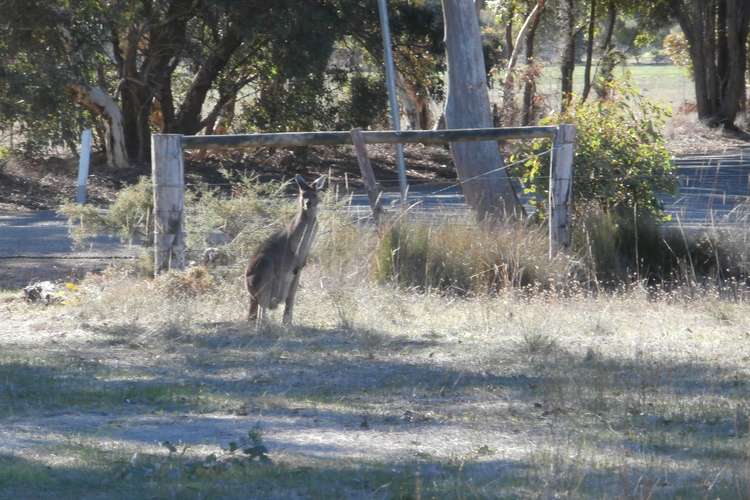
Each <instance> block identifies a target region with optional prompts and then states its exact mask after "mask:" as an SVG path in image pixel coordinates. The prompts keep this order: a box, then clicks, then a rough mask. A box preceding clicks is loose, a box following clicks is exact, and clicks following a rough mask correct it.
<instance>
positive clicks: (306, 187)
mask: <svg viewBox="0 0 750 500" xmlns="http://www.w3.org/2000/svg"><path fill="white" fill-rule="evenodd" d="M294 180H295V181H296V182H297V186H299V188H300V189H301V190H302V191H312V188H311V187H310V185H309V184H308V183H307V181H305V178H304V177H302V176H301V175H299V174H297V175H295V176H294Z"/></svg>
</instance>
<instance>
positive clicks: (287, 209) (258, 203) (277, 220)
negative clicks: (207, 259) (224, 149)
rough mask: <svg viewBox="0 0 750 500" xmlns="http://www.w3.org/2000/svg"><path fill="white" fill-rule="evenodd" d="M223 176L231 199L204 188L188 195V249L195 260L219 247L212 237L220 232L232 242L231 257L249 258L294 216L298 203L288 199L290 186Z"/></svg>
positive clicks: (229, 243) (216, 191)
mask: <svg viewBox="0 0 750 500" xmlns="http://www.w3.org/2000/svg"><path fill="white" fill-rule="evenodd" d="M222 173H223V174H224V177H225V178H226V179H227V180H228V181H229V182H230V183H231V184H232V191H231V193H229V195H227V194H226V193H222V192H221V191H219V190H217V189H208V188H206V187H200V186H199V187H198V189H197V190H195V191H192V192H189V193H188V194H186V199H185V206H186V218H185V219H186V220H185V226H186V232H187V246H188V249H190V251H191V253H192V254H193V256H196V255H199V254H200V253H202V252H203V250H204V249H205V248H207V247H210V246H215V245H214V244H213V243H212V242H211V235H212V234H215V233H216V231H219V232H220V234H222V235H223V236H224V238H225V239H226V240H227V241H228V244H227V246H226V250H227V253H228V254H229V255H231V256H234V257H238V258H240V257H241V258H244V257H247V256H248V255H249V254H250V253H252V251H254V250H255V247H256V246H257V244H258V243H259V242H260V241H261V240H262V239H263V238H265V237H266V236H268V235H269V234H271V233H272V232H273V231H275V230H278V229H281V228H282V227H283V226H284V224H286V223H287V222H288V221H289V219H291V217H292V214H293V213H294V210H295V205H294V202H293V200H292V199H291V198H290V197H288V196H287V195H286V187H287V185H288V183H281V182H273V181H272V182H266V183H261V182H259V181H258V179H257V178H256V177H253V176H247V175H236V174H232V173H230V172H226V171H223V172H222Z"/></svg>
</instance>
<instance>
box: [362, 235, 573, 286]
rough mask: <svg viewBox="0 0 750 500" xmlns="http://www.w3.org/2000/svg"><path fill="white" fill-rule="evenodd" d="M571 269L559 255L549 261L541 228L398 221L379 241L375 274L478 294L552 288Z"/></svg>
mask: <svg viewBox="0 0 750 500" xmlns="http://www.w3.org/2000/svg"><path fill="white" fill-rule="evenodd" d="M572 268H573V266H572V263H571V261H570V260H569V259H568V258H566V257H564V256H562V255H561V256H560V257H558V258H556V259H553V260H552V261H550V260H549V258H548V250H547V235H546V233H545V232H544V230H543V228H539V227H534V226H527V225H524V224H520V223H506V224H496V225H493V226H491V227H477V226H476V225H474V224H471V223H470V222H469V221H459V222H455V221H454V222H453V223H450V224H449V223H429V222H401V223H399V224H396V225H394V226H392V227H391V228H390V229H389V230H388V231H387V232H386V233H385V235H384V236H383V237H382V238H381V239H380V240H379V242H378V246H377V248H376V250H375V257H374V266H373V273H374V277H375V279H376V280H377V281H378V282H381V283H384V282H393V283H397V284H398V285H400V286H405V287H415V288H419V289H421V290H430V289H437V290H448V291H452V292H457V293H462V294H473V295H477V294H487V293H496V292H497V291H498V290H500V289H509V288H532V289H543V288H548V287H552V288H554V287H555V286H557V285H559V284H561V283H564V282H566V281H568V280H569V279H570V278H571V271H572Z"/></svg>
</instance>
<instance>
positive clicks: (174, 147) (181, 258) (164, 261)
mask: <svg viewBox="0 0 750 500" xmlns="http://www.w3.org/2000/svg"><path fill="white" fill-rule="evenodd" d="M151 175H152V180H153V183H154V274H159V273H160V272H162V271H166V270H168V269H184V268H185V220H184V207H185V170H184V166H183V160H182V136H181V135H179V134H153V135H152V136H151Z"/></svg>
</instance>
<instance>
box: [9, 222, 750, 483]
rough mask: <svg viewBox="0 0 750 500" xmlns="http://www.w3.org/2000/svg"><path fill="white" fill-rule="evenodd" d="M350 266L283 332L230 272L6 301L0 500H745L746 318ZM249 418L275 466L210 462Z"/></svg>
mask: <svg viewBox="0 0 750 500" xmlns="http://www.w3.org/2000/svg"><path fill="white" fill-rule="evenodd" d="M339 230H340V231H348V229H346V228H344V227H341V228H339ZM344 234H348V235H349V237H353V236H352V234H353V233H344ZM328 244H333V243H332V242H331V241H327V240H326V239H325V238H323V239H321V245H328ZM324 248H325V247H324V246H321V247H320V248H319V251H320V250H322V249H324ZM320 255H321V256H322V255H326V252H321V253H320ZM342 255H343V257H342V259H340V260H338V261H336V262H337V263H338V268H337V270H336V269H335V268H334V267H332V263H331V262H326V261H325V259H322V260H321V262H323V265H324V266H325V268H326V269H327V270H326V271H322V269H323V267H321V264H318V263H313V264H312V265H311V266H310V268H309V269H306V271H305V272H304V273H303V276H302V289H301V290H300V293H299V298H300V303H299V305H298V307H297V308H296V313H297V314H296V319H297V321H298V325H299V326H296V327H293V328H291V329H283V328H281V327H280V326H278V323H277V321H278V318H274V319H275V320H274V321H273V322H272V323H271V324H270V325H269V326H268V327H266V328H265V329H264V330H263V331H261V332H256V331H255V330H254V329H253V328H251V327H250V326H249V325H247V324H246V323H245V322H244V321H242V318H243V315H244V313H243V311H244V309H245V295H244V293H243V292H242V289H241V283H240V280H239V276H238V275H237V274H236V273H232V272H231V271H226V276H228V277H229V278H228V279H227V280H226V281H222V280H220V279H217V278H216V277H214V278H213V279H211V280H209V279H208V278H207V277H206V275H205V274H204V273H202V272H198V271H190V273H185V274H184V275H174V274H173V275H170V276H165V277H163V278H160V279H158V280H144V279H140V278H136V277H133V276H132V275H129V274H128V273H125V272H121V271H118V270H112V271H110V272H109V273H107V274H105V275H102V276H99V277H95V276H92V277H90V278H89V279H87V280H86V281H85V282H83V283H82V284H81V285H80V287H79V288H78V289H75V290H70V291H69V292H68V293H69V297H67V301H66V304H67V305H56V306H49V307H34V306H29V305H26V304H23V303H21V302H20V301H18V300H11V299H10V298H9V294H8V293H7V292H4V295H3V297H4V299H3V301H2V302H0V308H2V309H0V311H2V314H3V317H4V318H5V321H3V323H2V326H0V342H1V343H2V345H3V354H2V356H1V357H0V408H2V410H1V411H0V418H2V426H1V427H0V429H1V430H0V496H6V497H7V496H11V495H15V496H18V495H20V496H22V497H30V498H37V497H50V496H55V497H97V498H101V497H133V496H157V497H178V498H183V497H196V498H198V497H200V498H205V497H238V498H246V497H247V496H248V494H249V495H250V496H254V497H258V498H273V497H276V498H286V497H290V496H301V497H355V498H360V497H362V498H365V497H366V498H371V497H376V498H391V497H406V496H410V497H413V498H418V497H433V496H436V497H457V498H475V497H478V498H494V497H540V498H551V497H557V496H569V497H596V498H602V497H605V498H611V497H628V498H654V497H665V498H666V497H675V496H682V497H703V496H709V497H712V498H713V497H721V498H748V494H749V493H750V491H749V490H748V488H750V483H748V480H747V478H748V477H749V476H748V467H749V464H750V460H749V458H750V447H749V445H750V441H748V439H750V438H748V435H749V433H748V431H749V430H750V429H748V417H747V415H748V411H750V408H748V403H747V402H748V401H749V400H750V399H749V397H750V372H749V371H748V369H747V366H748V361H750V344H748V338H749V336H750V324H749V323H748V321H747V317H748V313H750V306H748V304H747V303H744V302H727V301H722V300H720V299H719V298H718V296H716V295H712V294H711V293H709V292H704V294H703V296H701V297H700V298H694V299H689V298H686V297H687V296H686V295H683V294H680V293H678V292H673V293H671V294H663V295H661V296H658V297H654V296H653V295H651V296H648V295H647V294H645V293H641V292H638V291H637V290H636V291H633V292H629V293H626V294H621V295H616V296H614V295H613V296H610V295H599V296H598V297H596V298H593V297H590V296H587V294H585V293H579V294H571V296H569V297H567V298H565V299H562V298H559V297H557V296H554V295H552V294H544V293H539V294H535V295H532V296H529V295H528V294H523V295H519V294H518V293H517V292H514V291H513V290H512V289H511V290H507V291H505V292H501V293H500V294H499V295H496V296H487V295H484V296H479V297H476V298H460V297H456V296H444V295H439V294H434V293H415V292H412V291H408V290H399V289H396V288H393V287H391V286H388V285H384V286H374V285H371V284H369V283H368V282H367V281H366V280H365V279H364V277H365V276H366V275H367V270H362V269H357V266H356V259H354V257H353V256H351V257H346V254H345V253H344V254H342ZM347 258H349V259H351V261H347ZM334 271H335V272H334ZM191 273H192V274H191ZM195 283H198V284H195ZM175 284H179V285H180V290H183V291H184V293H165V286H168V287H174V286H176V285H175ZM194 284H195V286H193V285H194ZM276 316H280V313H278V312H277V313H276ZM256 426H259V429H260V431H259V432H260V433H259V436H261V437H262V443H263V445H264V446H266V447H267V448H268V450H269V452H268V456H269V457H270V458H271V460H272V463H271V464H262V463H259V462H257V461H252V462H250V461H246V462H241V461H236V460H235V461H233V462H231V463H232V464H234V465H231V466H225V465H221V466H219V465H214V464H215V461H216V462H218V463H220V464H225V461H224V459H226V458H227V457H229V456H230V455H231V453H230V452H229V451H228V449H229V442H230V441H237V440H238V439H239V438H240V437H242V436H243V435H247V432H248V431H249V430H252V429H255V428H256ZM254 432H255V431H254ZM160 442H162V443H164V444H163V445H160V444H159V443H160ZM165 442H168V443H165ZM170 446H171V447H172V448H174V449H175V450H176V451H170ZM212 455H213V457H212ZM233 460H234V459H233ZM248 488H250V489H248ZM248 492H250V493H248Z"/></svg>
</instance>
